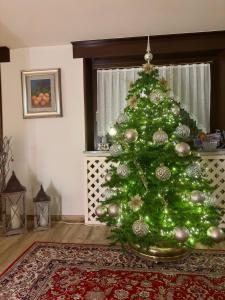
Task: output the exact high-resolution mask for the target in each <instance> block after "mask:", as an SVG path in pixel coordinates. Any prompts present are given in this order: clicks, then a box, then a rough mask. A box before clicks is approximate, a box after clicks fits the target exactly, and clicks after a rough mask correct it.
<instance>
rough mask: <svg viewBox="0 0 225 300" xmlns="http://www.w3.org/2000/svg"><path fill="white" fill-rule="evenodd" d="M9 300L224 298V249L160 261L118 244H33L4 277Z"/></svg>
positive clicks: (3, 294) (2, 292) (1, 285)
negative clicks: (154, 260) (149, 258)
mask: <svg viewBox="0 0 225 300" xmlns="http://www.w3.org/2000/svg"><path fill="white" fill-rule="evenodd" d="M0 299H1V300H2V299H4V300H11V299H12V300H15V299H23V300H25V299H26V300H28V299H30V300H36V299H38V300H46V299H57V300H71V299H79V300H80V299H85V300H114V299H115V300H125V299H134V300H143V299H151V300H184V299H185V300H195V299H196V300H197V299H198V300H200V299H201V300H204V299H207V300H225V251H203V250H201V251H200V250H195V251H193V252H192V253H191V254H190V255H189V256H188V257H186V258H183V259H182V260H180V261H177V262H169V263H168V262H167V263H155V262H152V261H149V260H146V259H143V258H140V257H138V256H136V255H135V254H133V253H132V252H123V251H122V250H121V248H119V247H109V246H97V245H77V244H61V243H43V242H36V243H34V244H33V245H32V246H31V247H30V248H29V249H28V250H27V251H26V252H25V253H24V254H23V255H22V256H21V257H20V258H18V259H17V261H16V262H14V263H13V265H12V266H11V267H9V269H8V270H6V271H5V272H4V273H3V274H2V275H1V277H0Z"/></svg>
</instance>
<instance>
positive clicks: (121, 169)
mask: <svg viewBox="0 0 225 300" xmlns="http://www.w3.org/2000/svg"><path fill="white" fill-rule="evenodd" d="M116 172H117V175H119V176H120V177H127V176H128V175H129V173H130V170H129V168H128V166H127V165H125V164H124V165H119V166H118V167H117V170H116Z"/></svg>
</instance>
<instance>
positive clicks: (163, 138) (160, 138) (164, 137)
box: [152, 129, 168, 144]
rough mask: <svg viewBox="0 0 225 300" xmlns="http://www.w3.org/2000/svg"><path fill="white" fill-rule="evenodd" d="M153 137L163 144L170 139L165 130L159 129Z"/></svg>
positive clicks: (155, 140)
mask: <svg viewBox="0 0 225 300" xmlns="http://www.w3.org/2000/svg"><path fill="white" fill-rule="evenodd" d="M152 139H153V142H154V143H156V144H163V143H165V142H167V141H168V135H167V133H166V132H165V131H163V130H162V129H159V130H157V131H156V132H155V133H154V134H153V137H152Z"/></svg>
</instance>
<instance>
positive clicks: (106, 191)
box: [104, 189, 114, 199]
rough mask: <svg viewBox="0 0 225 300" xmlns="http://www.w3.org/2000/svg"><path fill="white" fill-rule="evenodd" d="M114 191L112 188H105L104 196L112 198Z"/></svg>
mask: <svg viewBox="0 0 225 300" xmlns="http://www.w3.org/2000/svg"><path fill="white" fill-rule="evenodd" d="M113 194H114V193H113V191H112V190H111V189H106V190H105V193H104V197H105V199H109V198H111V197H112V196H113Z"/></svg>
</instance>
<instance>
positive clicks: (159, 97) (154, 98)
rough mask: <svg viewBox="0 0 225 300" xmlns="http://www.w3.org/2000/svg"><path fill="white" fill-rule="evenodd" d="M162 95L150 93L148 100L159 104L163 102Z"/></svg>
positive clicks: (159, 92) (158, 92) (160, 93)
mask: <svg viewBox="0 0 225 300" xmlns="http://www.w3.org/2000/svg"><path fill="white" fill-rule="evenodd" d="M163 96H164V95H163V93H162V92H161V91H157V90H156V91H153V92H151V93H150V95H149V98H150V101H151V102H153V103H159V102H161V101H162V100H163Z"/></svg>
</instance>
